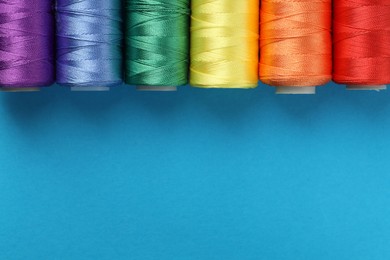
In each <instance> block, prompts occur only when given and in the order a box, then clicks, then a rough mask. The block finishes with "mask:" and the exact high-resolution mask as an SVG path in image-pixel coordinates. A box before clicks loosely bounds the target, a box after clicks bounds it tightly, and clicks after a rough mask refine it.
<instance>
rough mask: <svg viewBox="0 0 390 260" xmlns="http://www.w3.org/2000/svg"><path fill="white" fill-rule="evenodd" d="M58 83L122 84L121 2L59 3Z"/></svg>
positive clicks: (68, 0) (83, 0)
mask: <svg viewBox="0 0 390 260" xmlns="http://www.w3.org/2000/svg"><path fill="white" fill-rule="evenodd" d="M56 11H57V14H56V15H57V82H58V83H59V84H62V85H68V86H84V87H89V86H91V87H92V86H93V87H96V86H112V85H116V84H120V83H121V82H122V41H123V34H122V18H121V17H122V15H121V0H109V1H107V0H57V4H56Z"/></svg>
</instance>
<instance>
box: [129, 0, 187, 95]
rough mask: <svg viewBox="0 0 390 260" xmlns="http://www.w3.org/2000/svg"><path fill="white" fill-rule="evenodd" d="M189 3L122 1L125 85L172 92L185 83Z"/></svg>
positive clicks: (176, 0)
mask: <svg viewBox="0 0 390 260" xmlns="http://www.w3.org/2000/svg"><path fill="white" fill-rule="evenodd" d="M189 2H190V1H189V0H125V12H126V16H125V17H126V18H125V44H126V59H125V63H126V65H125V82H126V83H127V84H130V85H136V86H137V89H138V90H149V91H150V90H151V91H153V90H155V91H156V90H157V91H171V90H176V87H177V86H181V85H185V84H187V83H188V66H189V65H188V63H189V61H188V60H189V57H188V56H189V16H190V4H189Z"/></svg>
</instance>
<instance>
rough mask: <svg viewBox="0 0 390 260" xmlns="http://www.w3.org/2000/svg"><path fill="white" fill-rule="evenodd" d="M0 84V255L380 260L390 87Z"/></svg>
mask: <svg viewBox="0 0 390 260" xmlns="http://www.w3.org/2000/svg"><path fill="white" fill-rule="evenodd" d="M317 92H318V94H317V95H314V96H280V95H274V89H273V88H271V87H267V86H264V85H261V86H260V88H258V89H255V90H216V89H211V90H204V89H195V88H189V87H183V88H181V89H180V90H179V91H178V92H169V93H156V92H136V91H135V90H134V88H132V87H128V86H127V87H125V86H123V87H119V88H115V89H112V90H111V91H110V92H104V93H72V92H70V91H69V90H68V89H66V88H63V87H59V86H55V87H52V88H48V89H45V90H43V91H41V92H37V93H0V99H1V100H0V102H1V105H0V112H1V116H0V133H1V137H0V259H5V260H18V259H23V260H24V259H66V260H67V259H72V260H74V259H76V260H77V259H107V260H108V259H110V260H112V259H113V260H117V259H134V260H149V259H153V260H154V259H157V260H165V259H167V260H176V259H178V260H182V259H185V260H186V259H189V260H192V259H194V260H198V259H201V260H203V259H205V260H208V259H210V260H214V259H218V260H219V259H221V260H230V259H231V260H247V259H248V260H251V259H253V260H258V259H259V260H262V259H266V260H268V259H270V260H279V259H280V260H290V259H294V260H295V259H310V260H312V259H315V260H322V259H326V260H328V259H329V260H334V259H338V260H344V259H345V260H347V259H348V260H349V259H354V260H368V259H369V260H385V259H390V138H389V135H390V91H387V92H386V91H385V92H348V91H347V90H345V89H344V87H342V86H337V85H335V84H330V85H328V86H326V87H321V88H318V91H317Z"/></svg>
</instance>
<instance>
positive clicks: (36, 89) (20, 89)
mask: <svg viewBox="0 0 390 260" xmlns="http://www.w3.org/2000/svg"><path fill="white" fill-rule="evenodd" d="M1 91H3V92H15V93H16V92H38V91H41V89H40V88H7V87H5V88H4V87H3V88H1Z"/></svg>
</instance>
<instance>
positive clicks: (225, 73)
mask: <svg viewBox="0 0 390 260" xmlns="http://www.w3.org/2000/svg"><path fill="white" fill-rule="evenodd" d="M191 5H192V17H191V65H190V84H191V85H192V86H195V87H201V88H255V87H257V85H258V63H259V58H258V56H259V0H234V1H232V0H192V3H191Z"/></svg>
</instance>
